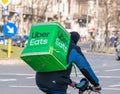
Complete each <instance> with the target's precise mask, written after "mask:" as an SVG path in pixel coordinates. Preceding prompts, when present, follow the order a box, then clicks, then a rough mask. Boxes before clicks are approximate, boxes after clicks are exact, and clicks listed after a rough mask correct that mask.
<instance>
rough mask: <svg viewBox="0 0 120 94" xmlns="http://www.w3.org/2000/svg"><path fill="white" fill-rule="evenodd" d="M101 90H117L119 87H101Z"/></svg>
mask: <svg viewBox="0 0 120 94" xmlns="http://www.w3.org/2000/svg"><path fill="white" fill-rule="evenodd" d="M102 90H119V91H120V88H102Z"/></svg>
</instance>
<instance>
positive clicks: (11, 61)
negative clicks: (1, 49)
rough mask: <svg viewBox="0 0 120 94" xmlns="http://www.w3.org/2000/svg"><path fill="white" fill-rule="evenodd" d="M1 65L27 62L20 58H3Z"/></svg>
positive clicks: (0, 61)
mask: <svg viewBox="0 0 120 94" xmlns="http://www.w3.org/2000/svg"><path fill="white" fill-rule="evenodd" d="M0 65H25V63H24V62H23V61H22V60H20V59H4V60H2V59H1V60H0Z"/></svg>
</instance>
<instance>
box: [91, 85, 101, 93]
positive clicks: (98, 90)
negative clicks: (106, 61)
mask: <svg viewBox="0 0 120 94" xmlns="http://www.w3.org/2000/svg"><path fill="white" fill-rule="evenodd" d="M92 90H93V91H94V92H100V90H101V87H100V86H96V87H95V86H93V87H92Z"/></svg>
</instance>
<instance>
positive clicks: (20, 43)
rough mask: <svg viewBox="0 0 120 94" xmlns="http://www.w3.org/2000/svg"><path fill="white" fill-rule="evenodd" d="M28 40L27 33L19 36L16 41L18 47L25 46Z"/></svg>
mask: <svg viewBox="0 0 120 94" xmlns="http://www.w3.org/2000/svg"><path fill="white" fill-rule="evenodd" d="M27 40H28V36H27V35H23V36H20V40H19V41H18V42H17V46H19V47H26V42H27Z"/></svg>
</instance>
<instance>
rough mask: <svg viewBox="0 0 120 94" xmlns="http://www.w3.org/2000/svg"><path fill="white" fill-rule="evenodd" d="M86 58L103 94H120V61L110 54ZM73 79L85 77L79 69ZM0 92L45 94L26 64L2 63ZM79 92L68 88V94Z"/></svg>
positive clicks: (90, 55)
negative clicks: (98, 80) (37, 85)
mask: <svg viewBox="0 0 120 94" xmlns="http://www.w3.org/2000/svg"><path fill="white" fill-rule="evenodd" d="M85 56H86V58H87V60H88V61H89V62H90V65H91V66H92V68H93V70H94V71H95V73H96V74H97V76H98V78H99V79H100V84H101V86H102V91H101V94H119V93H120V61H116V60H115V57H114V55H109V54H98V53H87V52H85ZM0 62H1V61H0ZM71 77H72V79H73V80H75V81H77V82H79V80H80V79H81V78H82V77H83V76H82V74H81V73H80V72H79V70H78V69H77V77H76V73H75V72H74V68H73V72H72V74H71ZM0 91H1V94H43V93H42V92H41V91H40V90H39V89H38V88H37V87H36V84H35V72H34V71H33V70H32V69H31V68H30V67H28V65H26V64H20V65H19V64H17V65H16V64H9V65H5V64H4V65H2V64H1V63H0ZM77 92H78V90H77V89H73V88H72V87H69V88H68V94H78V93H77ZM85 94H87V93H86V92H85ZM91 94H94V93H91Z"/></svg>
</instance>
